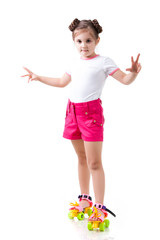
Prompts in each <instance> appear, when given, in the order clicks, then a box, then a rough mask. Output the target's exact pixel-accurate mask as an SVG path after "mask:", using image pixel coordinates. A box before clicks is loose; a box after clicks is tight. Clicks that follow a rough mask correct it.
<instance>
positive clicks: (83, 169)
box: [71, 140, 90, 207]
mask: <svg viewBox="0 0 160 240" xmlns="http://www.w3.org/2000/svg"><path fill="white" fill-rule="evenodd" d="M71 142H72V144H73V147H74V149H75V151H76V153H77V156H78V176H79V184H80V190H81V194H84V193H85V194H89V182H90V172H89V169H88V164H87V158H86V153H85V148H84V141H83V140H71ZM83 202H84V204H85V205H86V201H85V200H84V201H82V202H81V204H83ZM87 203H88V202H87ZM87 205H88V204H87ZM82 207H86V206H82Z"/></svg>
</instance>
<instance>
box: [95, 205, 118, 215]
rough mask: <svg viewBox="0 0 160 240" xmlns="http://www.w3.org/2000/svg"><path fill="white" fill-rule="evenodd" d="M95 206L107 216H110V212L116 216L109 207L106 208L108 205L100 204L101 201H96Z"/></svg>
mask: <svg viewBox="0 0 160 240" xmlns="http://www.w3.org/2000/svg"><path fill="white" fill-rule="evenodd" d="M94 207H96V208H97V209H99V210H101V211H102V212H103V213H104V214H105V216H106V217H107V216H108V213H107V212H109V213H110V214H112V215H113V216H114V217H116V215H115V214H114V213H113V212H112V211H111V210H109V209H108V208H106V206H104V205H102V204H100V203H96V204H94Z"/></svg>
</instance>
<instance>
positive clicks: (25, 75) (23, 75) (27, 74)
mask: <svg viewBox="0 0 160 240" xmlns="http://www.w3.org/2000/svg"><path fill="white" fill-rule="evenodd" d="M27 76H29V74H26V75H23V76H21V77H27Z"/></svg>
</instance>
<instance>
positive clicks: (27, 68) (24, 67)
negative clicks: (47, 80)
mask: <svg viewBox="0 0 160 240" xmlns="http://www.w3.org/2000/svg"><path fill="white" fill-rule="evenodd" d="M23 68H24V69H25V70H26V71H27V72H29V73H32V72H31V71H30V70H29V69H28V68H26V67H23Z"/></svg>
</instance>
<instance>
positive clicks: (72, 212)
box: [68, 194, 93, 221]
mask: <svg viewBox="0 0 160 240" xmlns="http://www.w3.org/2000/svg"><path fill="white" fill-rule="evenodd" d="M78 198H79V203H80V202H81V201H82V200H86V201H87V202H88V203H89V207H86V208H83V207H81V206H80V204H79V203H77V202H75V203H70V206H71V208H70V209H69V213H68V217H69V219H74V218H75V217H77V219H78V220H80V221H81V220H83V219H84V217H85V214H88V216H90V215H91V214H92V205H93V202H92V198H91V197H90V196H89V195H87V194H82V195H79V196H78Z"/></svg>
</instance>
